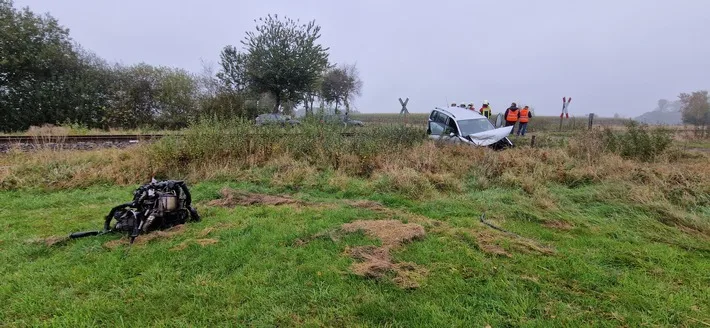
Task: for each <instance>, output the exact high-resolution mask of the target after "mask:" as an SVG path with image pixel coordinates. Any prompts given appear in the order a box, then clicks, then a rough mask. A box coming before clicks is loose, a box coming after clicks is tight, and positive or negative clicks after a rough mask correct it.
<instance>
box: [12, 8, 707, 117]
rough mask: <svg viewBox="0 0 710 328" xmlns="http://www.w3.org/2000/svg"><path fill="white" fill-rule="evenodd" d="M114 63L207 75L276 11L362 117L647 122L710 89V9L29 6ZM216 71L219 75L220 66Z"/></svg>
mask: <svg viewBox="0 0 710 328" xmlns="http://www.w3.org/2000/svg"><path fill="white" fill-rule="evenodd" d="M15 5H16V6H17V7H24V6H29V7H30V8H31V9H32V10H33V11H35V12H38V13H39V12H49V13H50V14H51V15H53V16H54V17H56V18H57V19H58V20H59V21H60V23H61V24H62V25H64V26H65V27H68V28H70V30H71V36H72V37H73V38H74V39H75V40H76V41H78V42H79V43H80V44H82V46H84V47H85V48H87V49H90V50H92V51H94V52H96V53H97V54H98V55H100V56H102V57H104V58H105V59H107V60H109V61H118V62H122V63H124V64H133V63H137V62H146V63H148V64H151V65H166V66H176V67H181V68H185V69H188V70H190V71H193V72H195V73H198V72H200V71H201V70H202V68H201V67H202V64H201V60H204V61H206V62H213V63H214V64H215V65H216V64H217V62H218V60H219V53H220V51H221V49H222V47H224V46H225V45H227V44H234V45H239V41H240V40H242V39H243V37H244V33H245V31H247V30H253V29H254V26H255V25H256V24H255V23H254V19H256V18H258V17H262V16H265V15H267V14H270V13H271V14H279V15H286V16H289V17H291V18H298V19H300V20H302V21H307V20H311V19H315V20H316V22H317V23H318V24H319V25H320V26H321V27H322V38H321V41H322V43H323V44H324V45H325V46H327V47H330V54H331V56H330V61H331V62H334V63H356V64H357V66H358V67H359V69H360V74H361V78H362V80H363V81H364V88H363V95H362V97H361V98H359V99H358V100H357V101H356V103H355V108H356V109H357V110H359V111H361V112H399V109H400V106H399V103H398V101H397V98H398V97H402V98H405V97H409V98H410V102H409V106H408V107H409V109H410V111H411V112H425V111H428V110H430V109H431V108H432V107H434V106H444V105H446V102H447V101H448V102H457V103H459V102H466V103H469V102H474V103H475V104H476V105H477V106H480V104H481V102H482V101H483V100H484V99H487V100H489V101H490V102H491V105H492V107H493V110H494V112H498V111H500V110H503V109H505V107H507V106H508V105H510V102H512V101H517V102H518V103H519V104H529V105H531V106H533V107H534V108H535V110H536V113H537V114H538V115H558V114H559V112H560V110H561V101H562V99H561V98H562V97H563V96H572V97H573V101H572V105H571V106H570V114H571V115H577V116H579V115H584V114H586V113H589V112H594V113H597V114H598V115H604V116H611V115H613V114H614V113H619V114H620V115H622V116H625V117H631V116H636V115H638V114H641V113H642V112H645V111H649V110H652V109H653V108H654V107H655V106H656V102H657V100H658V99H659V98H667V99H675V98H676V96H677V95H678V93H680V92H690V91H694V90H698V89H707V88H710V62H709V59H710V41H708V39H707V33H708V31H710V19H708V17H709V16H708V15H710V1H707V0H677V1H670V0H669V1H653V0H624V1H610V0H596V1H584V2H581V1H569V0H559V1H558V0H554V1H552V0H541V1H526V0H515V1H513V0H510V1H464V0H459V1H421V2H414V1H403V0H401V1H400V0H397V1H386V0H380V1H374V0H362V1H347V2H345V1H326V0H322V1H316V0H305V1H304V0H299V1H289V0H278V1H234V0H202V1H173V0H141V1H138V0H122V1H109V0H93V1H92V0H15ZM215 67H216V66H215Z"/></svg>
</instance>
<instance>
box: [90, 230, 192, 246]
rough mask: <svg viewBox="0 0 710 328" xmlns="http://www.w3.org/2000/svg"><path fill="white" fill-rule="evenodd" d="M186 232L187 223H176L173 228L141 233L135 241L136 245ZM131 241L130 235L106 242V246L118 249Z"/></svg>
mask: <svg viewBox="0 0 710 328" xmlns="http://www.w3.org/2000/svg"><path fill="white" fill-rule="evenodd" d="M183 232H185V225H184V224H181V225H176V226H174V227H172V228H169V229H166V230H162V231H161V230H158V231H153V232H151V233H149V234H145V235H140V236H138V237H136V240H135V241H134V242H133V244H134V245H145V244H147V243H149V242H151V241H152V240H155V239H167V238H172V237H174V236H176V235H179V234H182V233H183ZM129 243H130V239H129V238H128V237H123V238H121V239H114V240H110V241H107V242H106V243H104V245H103V246H104V247H106V248H108V249H116V248H118V247H119V246H121V245H128V244H129Z"/></svg>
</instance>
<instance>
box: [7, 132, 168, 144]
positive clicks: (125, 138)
mask: <svg viewBox="0 0 710 328" xmlns="http://www.w3.org/2000/svg"><path fill="white" fill-rule="evenodd" d="M163 136H165V135H163V134H115V135H108V134H105V135H69V136H0V144H17V143H21V144H37V143H80V142H131V141H142V140H152V139H160V138H162V137H163Z"/></svg>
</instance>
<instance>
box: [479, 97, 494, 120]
mask: <svg viewBox="0 0 710 328" xmlns="http://www.w3.org/2000/svg"><path fill="white" fill-rule="evenodd" d="M478 112H479V113H481V115H483V116H485V117H486V118H487V119H490V118H491V107H489V105H488V100H484V101H483V106H482V107H481V109H480V110H479V111H478Z"/></svg>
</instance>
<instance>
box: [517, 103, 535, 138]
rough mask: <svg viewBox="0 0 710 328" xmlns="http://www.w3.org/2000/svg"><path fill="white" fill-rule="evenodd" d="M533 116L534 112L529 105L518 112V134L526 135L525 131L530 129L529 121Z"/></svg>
mask: <svg viewBox="0 0 710 328" xmlns="http://www.w3.org/2000/svg"><path fill="white" fill-rule="evenodd" d="M531 118H532V112H531V111H530V108H529V107H528V106H525V107H523V109H521V110H519V113H518V122H520V123H518V135H519V136H524V135H525V132H526V131H527V130H528V122H530V119H531Z"/></svg>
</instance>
